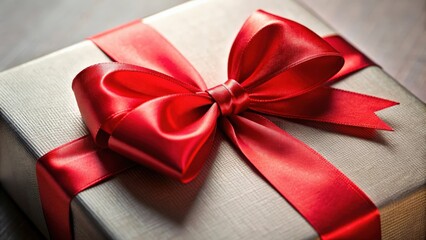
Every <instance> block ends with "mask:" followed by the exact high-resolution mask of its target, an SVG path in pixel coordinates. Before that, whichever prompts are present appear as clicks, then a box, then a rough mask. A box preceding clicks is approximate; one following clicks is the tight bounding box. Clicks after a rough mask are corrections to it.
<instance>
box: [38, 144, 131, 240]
mask: <svg viewBox="0 0 426 240" xmlns="http://www.w3.org/2000/svg"><path fill="white" fill-rule="evenodd" d="M134 165H135V164H134V163H133V162H131V161H128V160H126V159H124V158H123V157H121V156H119V155H117V154H115V153H113V152H111V151H110V150H108V149H99V148H97V147H96V146H95V144H94V142H93V141H92V139H91V137H90V136H85V137H83V138H79V139H77V140H75V141H72V142H70V143H68V144H66V145H63V146H61V147H59V148H57V149H55V150H52V151H50V152H49V153H48V154H46V155H44V156H43V157H42V158H40V159H39V160H38V161H37V164H36V171H37V181H38V187H39V192H40V200H41V203H42V208H43V212H44V217H45V220H46V224H47V227H48V229H49V235H50V238H51V239H65V240H71V239H73V232H72V226H71V222H72V221H71V209H70V204H71V200H72V199H73V198H74V196H76V195H77V194H78V193H79V192H81V191H83V190H85V189H87V188H89V187H91V186H93V185H96V184H98V183H100V182H102V181H104V180H106V179H107V178H109V177H111V176H114V175H116V174H118V173H119V172H122V171H124V170H126V169H128V168H130V167H132V166H134Z"/></svg>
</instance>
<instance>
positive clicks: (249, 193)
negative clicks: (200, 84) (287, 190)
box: [0, 0, 426, 239]
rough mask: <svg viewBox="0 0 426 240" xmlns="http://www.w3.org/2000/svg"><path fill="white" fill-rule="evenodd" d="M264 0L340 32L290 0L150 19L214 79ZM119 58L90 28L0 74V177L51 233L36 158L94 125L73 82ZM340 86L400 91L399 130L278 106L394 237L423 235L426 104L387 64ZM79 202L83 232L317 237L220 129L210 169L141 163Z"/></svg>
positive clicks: (93, 235) (197, 5)
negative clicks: (187, 171)
mask: <svg viewBox="0 0 426 240" xmlns="http://www.w3.org/2000/svg"><path fill="white" fill-rule="evenodd" d="M257 9H263V10H265V11H268V12H271V13H274V14H277V15H280V16H282V17H285V18H288V19H292V20H294V21H296V22H299V23H301V24H303V25H305V26H307V27H308V28H310V29H311V30H313V31H314V32H316V33H317V34H318V35H320V36H327V35H332V34H335V32H334V31H333V30H332V29H331V28H330V27H329V26H327V25H326V24H325V23H323V22H322V21H321V20H319V19H318V18H317V17H316V16H314V14H313V13H311V12H310V11H309V10H306V9H305V8H303V7H301V6H300V5H299V4H298V3H297V2H294V1H290V0H286V1H273V0H268V1H260V0H258V1H242V0H241V1H225V0H218V1H193V2H189V3H186V4H183V5H181V6H178V7H175V8H173V9H170V10H167V11H165V12H162V13H160V14H157V15H154V16H152V17H149V18H146V19H143V22H144V23H145V24H147V25H150V26H152V27H153V28H154V29H156V30H157V31H158V32H159V33H161V34H162V35H163V36H164V37H165V38H166V39H167V40H168V41H170V42H171V43H172V44H173V45H174V46H175V47H176V48H177V49H178V50H179V51H180V52H181V53H182V54H183V55H184V56H185V57H186V58H187V59H188V60H189V62H190V63H191V64H192V65H193V66H194V67H195V69H197V71H199V72H200V74H201V76H202V77H203V79H204V81H205V82H206V84H207V86H209V87H212V86H216V85H218V84H220V83H222V82H224V80H226V79H227V76H226V73H227V69H226V68H227V60H228V55H229V50H230V48H231V45H232V42H233V40H234V38H235V36H236V34H237V33H238V31H239V28H240V27H241V26H242V25H243V23H244V21H245V20H246V18H247V17H248V16H249V15H250V14H252V13H253V12H254V11H255V10H257ZM109 61H111V60H110V59H109V58H108V57H107V56H106V55H105V54H104V53H103V52H102V51H101V50H100V49H99V48H98V47H97V46H96V45H95V44H93V43H92V42H91V41H89V40H85V41H82V42H80V43H77V44H75V45H73V46H70V47H68V48H66V49H63V50H60V51H58V52H55V53H52V54H50V55H48V56H45V57H42V58H40V59H37V60H34V61H32V62H29V63H27V64H24V65H21V66H18V67H16V68H13V69H10V70H8V71H5V72H3V73H1V74H0V86H1V88H0V109H1V117H2V118H1V122H0V127H1V131H0V139H1V141H0V177H1V183H2V185H3V186H4V188H5V189H6V190H7V191H8V193H9V194H10V195H11V196H12V198H13V199H14V200H15V201H16V203H17V204H18V205H19V206H20V207H21V208H22V210H23V211H24V212H25V213H26V214H27V215H28V217H29V218H30V219H31V220H32V221H33V222H34V224H35V225H36V226H37V227H38V228H39V229H40V231H41V232H42V233H43V234H44V235H45V236H48V230H47V227H46V224H45V220H44V217H43V210H42V207H41V202H40V197H39V186H38V182H37V176H36V162H37V160H38V159H40V158H41V157H42V156H44V155H45V154H46V153H48V152H50V151H52V150H53V149H55V148H57V147H59V146H61V145H63V144H66V143H68V142H71V141H73V140H75V139H78V138H80V137H82V136H85V135H87V134H88V130H87V129H86V127H85V124H84V123H83V120H82V118H81V114H80V111H79V109H78V107H77V103H76V101H75V97H74V94H73V91H72V89H71V84H72V81H73V79H74V77H75V76H76V75H77V74H78V73H79V72H80V71H81V70H83V69H84V68H86V67H88V66H90V65H93V64H97V63H101V62H109ZM333 87H336V88H340V89H344V90H348V91H353V92H359V93H363V94H368V95H373V96H377V97H381V98H386V99H392V100H394V101H396V102H399V103H400V105H398V106H394V107H392V108H388V109H385V110H382V111H380V112H378V113H377V115H379V116H380V118H382V119H383V120H384V121H385V122H387V123H388V124H389V125H391V126H392V127H393V129H394V131H370V130H366V129H355V130H353V129H352V130H353V131H348V130H347V129H345V130H338V129H335V128H333V127H330V126H329V125H327V124H318V125H315V126H312V125H310V124H307V123H305V122H300V121H299V122H295V121H289V120H284V119H281V118H275V117H269V116H268V118H269V119H270V120H271V121H273V122H274V123H275V124H276V125H278V126H279V127H280V128H282V129H285V131H287V132H289V133H290V134H291V135H293V136H295V137H296V138H298V139H300V140H301V141H303V142H304V143H306V144H307V145H309V146H310V147H311V148H313V149H314V150H315V151H317V152H318V153H320V154H321V155H322V156H324V157H325V158H326V159H327V160H328V161H329V162H331V163H332V164H333V165H334V166H336V167H337V168H338V169H339V170H340V171H341V172H343V173H344V174H345V175H346V176H347V177H348V178H349V179H351V180H352V181H353V182H354V183H355V184H356V185H357V186H358V187H359V188H361V189H362V190H363V191H364V192H365V193H366V194H367V195H368V196H369V197H370V198H371V200H372V201H373V202H374V204H375V205H376V206H377V207H378V209H379V212H380V215H381V228H382V237H383V238H384V239H404V238H412V239H422V238H424V233H425V222H424V220H425V207H426V206H425V191H424V189H425V188H424V184H425V181H426V173H425V161H426V160H425V159H426V147H425V146H426V145H425V137H426V130H425V128H424V126H425V124H426V114H425V113H426V107H425V105H424V104H423V103H422V102H420V101H419V100H418V99H416V98H415V97H414V96H413V95H411V94H410V93H409V92H408V91H407V90H405V89H404V88H403V87H401V86H400V85H399V84H398V83H396V82H395V81H394V80H393V79H392V78H391V77H390V76H388V75H387V74H386V73H385V72H384V71H383V70H382V69H380V68H379V67H377V66H371V67H368V68H366V69H363V70H361V71H359V72H357V73H355V74H352V75H350V76H348V77H345V79H344V80H342V81H339V82H338V83H336V84H334V85H333ZM265 141H268V140H267V139H265ZM165 151H167V149H165ZM88 171H89V170H88ZM71 210H72V211H71V215H72V220H71V221H72V225H73V231H74V237H75V239H98V238H113V239H140V238H147V239H151V238H154V239H164V238H166V239H169V238H176V239H222V238H224V239H247V238H249V239H259V238H270V239H282V238H288V239H312V238H317V237H318V235H317V233H316V232H315V230H314V229H313V228H312V227H311V225H310V224H309V223H308V222H307V221H306V220H305V219H304V218H303V217H302V216H301V215H300V214H299V213H298V212H297V211H296V210H295V209H294V208H293V207H292V206H291V205H290V204H289V203H288V202H287V201H286V200H285V199H284V198H283V197H282V196H281V195H280V194H279V193H278V192H277V191H275V190H274V188H272V187H271V186H270V185H269V184H268V183H267V182H266V181H265V179H264V178H263V177H262V176H261V175H259V174H258V172H257V171H256V170H255V169H253V168H252V167H251V165H250V164H249V163H248V162H247V161H245V160H244V157H243V156H242V155H241V154H240V153H239V152H238V151H237V150H236V149H235V148H234V147H233V146H232V144H231V143H230V141H228V140H227V139H226V137H224V136H223V134H221V133H220V131H218V133H217V136H216V137H215V140H214V143H213V147H212V151H211V154H210V155H209V158H208V159H207V162H206V164H205V166H204V167H203V168H202V171H201V173H200V175H199V176H198V177H197V178H195V179H194V180H193V181H191V182H190V183H188V184H182V183H179V182H178V181H176V180H174V179H171V178H170V177H167V176H163V175H160V174H158V173H156V172H154V171H152V170H150V169H148V168H144V167H134V168H131V169H129V170H127V171H124V172H122V173H120V174H118V175H116V176H115V177H113V178H111V179H109V180H108V181H105V182H103V183H101V184H98V185H96V186H94V187H91V188H89V189H87V190H85V191H83V192H81V193H79V194H78V195H77V196H76V197H75V198H73V200H72V203H71ZM324 217H326V216H324Z"/></svg>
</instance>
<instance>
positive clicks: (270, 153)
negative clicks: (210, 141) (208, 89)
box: [222, 112, 381, 239]
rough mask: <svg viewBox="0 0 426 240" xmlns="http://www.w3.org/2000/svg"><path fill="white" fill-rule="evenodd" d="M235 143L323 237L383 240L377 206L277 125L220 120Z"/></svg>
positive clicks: (250, 116) (246, 117)
mask: <svg viewBox="0 0 426 240" xmlns="http://www.w3.org/2000/svg"><path fill="white" fill-rule="evenodd" d="M222 125H223V126H222V127H223V129H224V130H225V132H226V134H227V135H228V137H229V138H230V139H231V141H232V142H233V143H234V144H235V145H236V146H237V147H238V148H239V149H240V150H241V152H242V153H243V154H244V155H245V156H246V157H247V159H248V161H249V162H250V163H251V164H252V165H253V166H254V167H255V168H256V169H257V170H258V171H259V172H260V174H262V175H263V176H264V177H265V178H266V179H267V180H268V181H269V183H270V184H271V185H272V186H273V187H274V188H275V189H276V190H277V191H278V192H279V193H280V194H281V195H282V196H283V197H284V198H285V199H286V200H287V201H288V202H289V203H290V204H291V205H292V206H293V207H294V208H295V209H296V210H297V211H298V212H299V213H300V214H301V215H302V216H303V217H304V218H305V219H306V220H307V221H308V222H309V223H310V224H311V226H312V227H313V228H314V229H315V230H316V231H317V233H318V234H319V235H320V237H321V238H322V239H380V238H381V233H380V216H379V212H378V209H377V207H376V206H375V205H374V203H373V202H372V201H371V200H370V199H369V198H368V197H367V196H366V195H365V193H364V192H362V190H360V189H359V188H358V187H357V186H356V185H355V184H354V183H353V182H352V181H351V180H349V179H348V178H347V177H346V176H345V175H344V174H343V173H342V172H340V171H339V170H338V169H337V168H335V167H334V166H333V165H332V164H331V163H330V162H328V161H327V160H326V159H324V158H323V157H322V156H321V155H320V154H318V153H317V152H315V151H314V150H313V149H311V148H310V147H308V146H307V145H305V144H304V143H302V142H301V141H299V140H297V139H296V138H294V137H292V136H291V135H289V134H288V133H286V132H285V131H283V130H282V129H280V128H279V127H277V126H276V125H275V124H273V123H272V122H270V121H269V120H267V119H266V118H263V117H261V116H260V115H257V114H255V113H251V112H246V113H244V114H242V115H240V116H238V115H237V116H232V117H229V118H227V119H224V120H223V121H222Z"/></svg>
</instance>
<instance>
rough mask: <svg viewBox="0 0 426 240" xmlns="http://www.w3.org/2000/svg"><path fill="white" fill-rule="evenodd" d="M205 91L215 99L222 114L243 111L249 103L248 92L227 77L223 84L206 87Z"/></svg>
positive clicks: (226, 114)
mask: <svg viewBox="0 0 426 240" xmlns="http://www.w3.org/2000/svg"><path fill="white" fill-rule="evenodd" d="M206 92H207V93H208V94H209V95H210V96H211V97H212V98H213V99H214V100H215V101H216V103H217V104H218V106H219V109H220V112H221V114H222V116H229V115H233V114H238V113H240V112H243V111H245V110H246V109H247V108H248V106H249V103H250V99H249V95H248V93H247V92H246V90H245V89H244V88H243V87H242V86H241V85H240V84H239V83H238V82H237V81H235V80H234V79H229V80H227V81H226V82H225V83H224V84H221V85H218V86H216V87H213V88H210V89H207V90H206Z"/></svg>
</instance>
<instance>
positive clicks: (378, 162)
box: [0, 1, 426, 239]
mask: <svg viewBox="0 0 426 240" xmlns="http://www.w3.org/2000/svg"><path fill="white" fill-rule="evenodd" d="M235 4H240V5H238V8H236V5H235ZM235 9H238V11H236V10H235ZM256 9H264V10H258V11H256ZM272 13H273V14H272ZM303 25H304V26H303ZM305 26H306V27H305ZM206 29H207V30H208V31H207V30H206ZM111 61H115V62H111ZM0 83H1V84H2V86H5V87H3V88H1V89H0V100H1V101H0V104H1V105H0V109H1V111H2V112H1V116H2V119H1V120H2V121H1V125H0V126H1V130H2V131H1V132H0V134H1V135H0V139H1V142H0V147H1V148H0V150H1V151H0V154H1V155H0V176H1V181H2V184H3V186H4V187H5V189H6V190H7V191H8V192H9V193H10V195H11V196H12V197H13V198H14V199H15V201H16V202H17V203H18V205H19V206H20V207H21V208H22V209H23V210H24V212H25V213H26V214H27V215H28V216H29V217H30V219H31V220H32V221H33V222H34V223H35V224H36V225H37V226H38V227H39V228H40V230H41V231H42V232H43V233H44V234H45V235H46V236H50V237H51V238H53V239H71V238H75V239H85V238H96V237H97V238H99V237H102V238H105V237H108V238H123V239H132V238H141V237H142V238H181V239H200V238H202V239H208V238H213V239H216V238H231V239H238V238H243V239H246V238H260V237H265V236H268V237H270V238H282V237H283V236H286V237H287V238H296V239H300V238H315V237H316V236H319V237H320V238H322V239H347V238H349V239H380V238H384V239H392V238H400V237H402V236H410V237H412V238H419V239H421V238H422V236H423V237H424V232H425V231H424V230H425V229H424V225H425V224H424V216H425V214H424V212H425V211H424V210H425V199H424V195H425V194H424V183H425V179H426V173H425V171H424V167H425V166H424V164H425V156H426V146H425V144H424V143H425V142H424V140H425V136H426V131H425V129H424V125H425V123H426V114H425V112H426V108H425V106H424V104H423V103H421V102H420V101H419V100H417V99H416V98H415V97H413V96H412V95H411V94H409V93H408V92H407V91H406V90H405V89H403V88H401V87H400V86H399V85H398V84H396V83H395V82H394V80H393V79H391V78H390V77H389V76H388V75H386V74H385V73H384V72H383V71H382V70H381V69H380V67H378V66H377V65H376V64H374V63H373V62H372V61H371V60H370V59H368V58H367V57H366V56H364V55H363V54H362V53H361V52H359V51H358V50H357V49H356V48H354V47H353V46H351V45H350V44H349V43H348V42H347V41H346V40H344V39H343V38H341V37H339V36H337V35H336V33H334V32H333V30H331V29H330V28H329V27H328V26H326V25H325V24H323V23H322V22H321V21H320V20H318V19H317V18H316V17H315V16H313V15H312V14H311V13H310V12H308V11H306V10H305V9H303V8H302V7H301V6H299V5H298V4H297V3H294V2H292V1H286V2H285V4H284V3H282V2H278V1H257V2H256V1H254V2H250V3H245V2H244V3H243V1H241V2H240V3H237V2H232V3H229V2H226V1H203V2H190V3H187V4H184V5H182V6H180V7H177V8H174V9H172V10H168V11H166V12H164V13H160V14H158V15H156V16H153V17H150V18H147V19H144V20H143V21H142V22H141V21H135V22H132V23H130V24H127V25H124V26H122V27H119V28H117V29H114V30H111V31H108V32H105V33H102V34H99V35H97V36H95V37H93V38H91V40H90V41H89V40H87V41H83V42H81V43H78V44H76V45H74V46H71V47H69V48H67V49H64V50H61V51H59V52H56V53H53V54H51V55H49V56H46V57H44V58H41V59H38V60H35V61H33V62H30V63H28V64H25V65H23V66H19V67H16V68H14V69H11V70H8V71H6V72H4V73H1V74H0ZM71 86H72V89H71ZM74 94H75V97H74ZM52 99H54V101H52ZM386 99H390V100H386ZM396 102H399V103H400V105H398V106H395V105H396ZM378 111H379V112H378ZM376 114H377V115H376ZM86 127H87V130H86ZM383 130H385V131H383ZM391 130H393V131H391ZM136 163H140V164H142V166H139V165H136ZM179 180H180V181H179ZM180 182H184V183H180Z"/></svg>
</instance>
